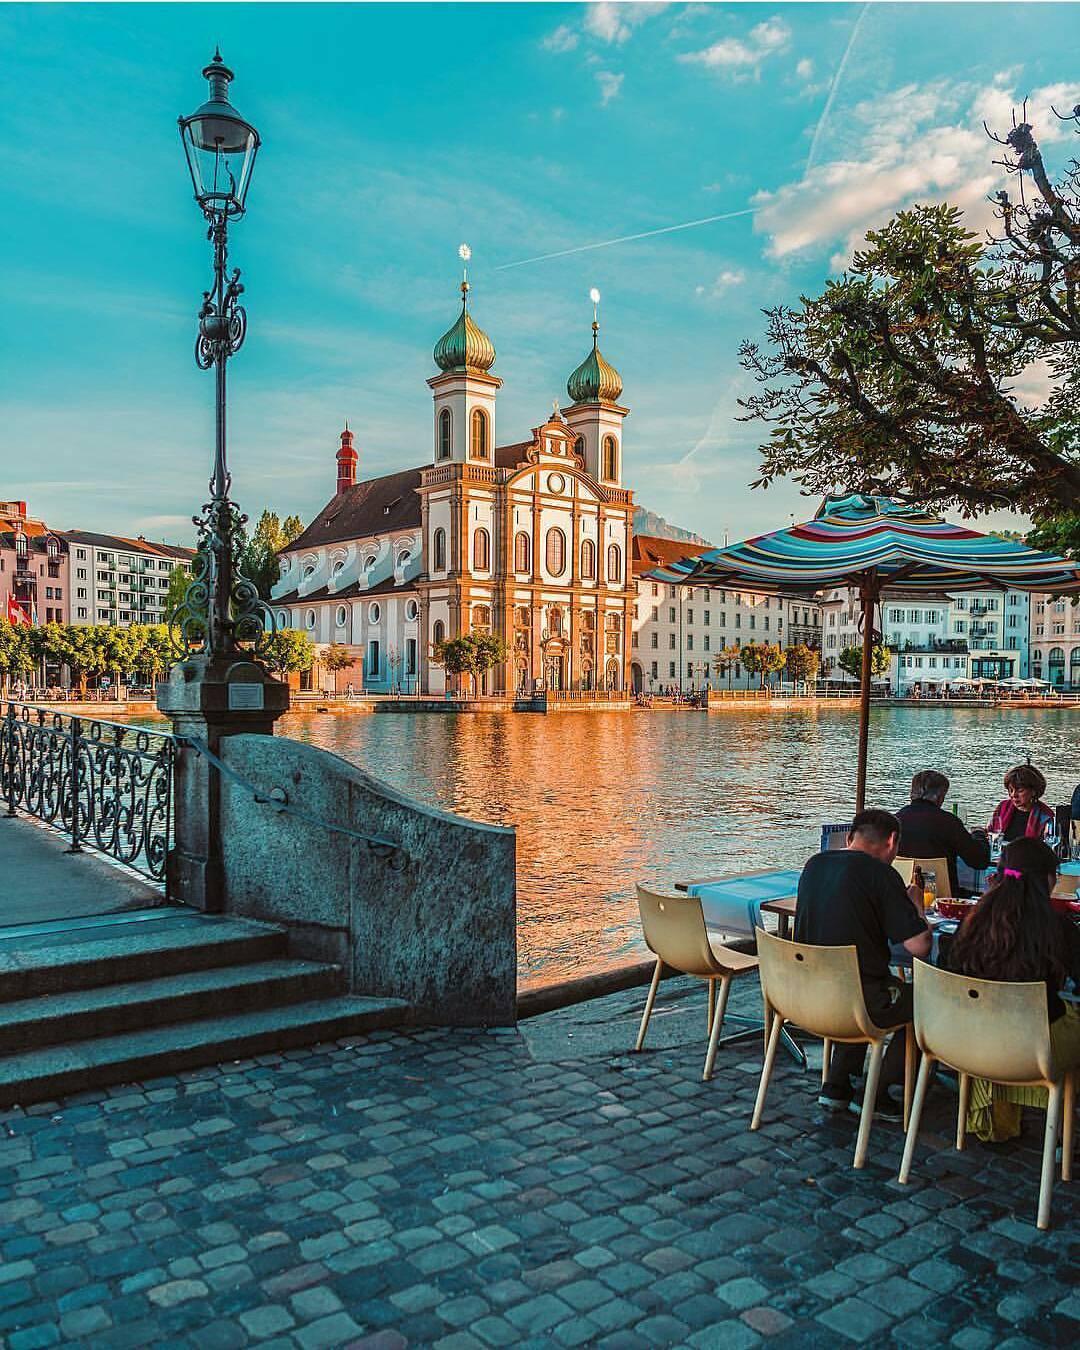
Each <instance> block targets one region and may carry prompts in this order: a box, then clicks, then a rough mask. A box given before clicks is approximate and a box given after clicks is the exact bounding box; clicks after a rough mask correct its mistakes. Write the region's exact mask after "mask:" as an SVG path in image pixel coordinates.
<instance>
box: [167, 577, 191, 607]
mask: <svg viewBox="0 0 1080 1350" xmlns="http://www.w3.org/2000/svg"><path fill="white" fill-rule="evenodd" d="M190 585H191V573H190V572H189V571H188V570H187V568H186V567H174V568H173V570H172V571H171V572H170V573H169V589H168V590H167V591H166V592H165V614H166V616H169V615H172V614H174V613H175V612H176V611H177V610H178V609H179V608H180V606H181V605H182V604H183V603H184V597H185V595H186V594H187V588H188V587H189V586H190Z"/></svg>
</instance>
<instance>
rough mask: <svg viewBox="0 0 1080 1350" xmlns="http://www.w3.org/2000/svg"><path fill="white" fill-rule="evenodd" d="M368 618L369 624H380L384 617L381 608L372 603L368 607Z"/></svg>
mask: <svg viewBox="0 0 1080 1350" xmlns="http://www.w3.org/2000/svg"><path fill="white" fill-rule="evenodd" d="M367 616H368V622H369V623H378V622H379V619H380V618H381V617H382V609H381V607H380V606H379V605H377V604H375V602H374V601H372V603H371V604H370V605H368V611H367Z"/></svg>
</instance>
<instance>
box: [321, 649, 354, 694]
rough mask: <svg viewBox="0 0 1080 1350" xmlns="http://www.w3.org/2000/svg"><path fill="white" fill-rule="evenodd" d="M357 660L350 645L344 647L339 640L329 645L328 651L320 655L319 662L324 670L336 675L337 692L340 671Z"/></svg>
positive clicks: (335, 686)
mask: <svg viewBox="0 0 1080 1350" xmlns="http://www.w3.org/2000/svg"><path fill="white" fill-rule="evenodd" d="M355 660H356V658H355V657H354V656H353V654H352V652H350V651H349V649H348V647H343V646H342V645H341V644H340V643H338V642H335V643H333V644H332V645H331V646H329V647H327V649H326V651H324V652H323V654H322V656H320V657H319V664H320V665H321V666H322V667H323V669H324V670H328V671H329V672H330V673H331V675H333V677H334V691H335V693H336V692H337V677H338V672H339V671H342V670H345V669H346V668H347V667H348V666H351V665H352V664H353V662H354V661H355Z"/></svg>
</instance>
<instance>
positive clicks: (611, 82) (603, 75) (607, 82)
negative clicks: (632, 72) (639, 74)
mask: <svg viewBox="0 0 1080 1350" xmlns="http://www.w3.org/2000/svg"><path fill="white" fill-rule="evenodd" d="M625 78H626V77H625V76H624V75H615V74H613V73H612V72H611V71H610V70H598V71H597V72H596V83H597V84H598V85H599V86H600V102H601V103H602V104H603V105H604V107H605V108H606V107H607V105H608V104H609V103H610V102H611V100H612V99H613V98H618V95H619V90H620V89H621V88H622V82H623V80H624V79H625Z"/></svg>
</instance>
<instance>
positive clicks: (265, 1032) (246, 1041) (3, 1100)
mask: <svg viewBox="0 0 1080 1350" xmlns="http://www.w3.org/2000/svg"><path fill="white" fill-rule="evenodd" d="M343 988H344V976H343V972H342V971H341V969H340V968H339V967H337V966H331V965H323V964H320V963H318V962H315V961H303V960H295V959H292V958H290V957H289V955H288V953H287V935H286V932H285V930H284V929H283V928H278V927H275V926H273V925H270V924H262V923H252V922H250V921H247V920H237V919H230V918H227V917H223V916H211V915H204V914H198V913H194V912H191V911H185V910H179V909H172V908H158V909H149V910H136V911H127V912H124V913H121V914H111V915H103V916H101V917H100V918H96V919H93V918H91V919H80V920H74V921H58V922H54V923H41V924H30V925H25V926H23V927H21V928H10V927H9V928H0V1106H10V1105H13V1104H18V1105H27V1104H29V1103H31V1102H41V1101H55V1100H57V1099H58V1098H60V1097H62V1096H66V1095H69V1094H71V1093H74V1092H81V1091H83V1090H85V1089H88V1088H98V1087H102V1086H105V1085H106V1084H111V1083H127V1082H134V1081H137V1080H140V1079H144V1078H154V1077H161V1076H163V1075H166V1074H174V1073H176V1072H178V1071H179V1070H181V1069H191V1068H196V1067H198V1066H200V1065H205V1064H216V1063H219V1062H221V1061H224V1060H234V1059H244V1058H247V1057H249V1056H251V1055H256V1054H263V1053H266V1052H268V1051H272V1050H280V1049H286V1048H292V1047H295V1046H300V1045H310V1044H313V1043H315V1042H316V1041H328V1040H334V1039H336V1038H337V1037H340V1036H346V1035H351V1034H353V1033H356V1032H363V1031H368V1030H371V1029H373V1028H375V1027H386V1026H393V1025H397V1024H400V1023H402V1022H404V1021H405V1020H406V1014H407V1008H406V1005H405V1004H404V1003H403V1002H402V1001H401V1000H399V999H382V998H361V997H357V996H354V995H348V994H345V993H343V992H342V991H343Z"/></svg>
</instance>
